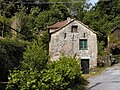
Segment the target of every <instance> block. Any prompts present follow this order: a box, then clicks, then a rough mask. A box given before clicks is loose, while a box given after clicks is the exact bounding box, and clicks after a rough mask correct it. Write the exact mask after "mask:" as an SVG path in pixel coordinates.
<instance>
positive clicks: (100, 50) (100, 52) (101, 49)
mask: <svg viewBox="0 0 120 90" xmlns="http://www.w3.org/2000/svg"><path fill="white" fill-rule="evenodd" d="M104 44H105V43H104V42H103V41H101V42H99V43H98V55H100V56H103V55H104Z"/></svg>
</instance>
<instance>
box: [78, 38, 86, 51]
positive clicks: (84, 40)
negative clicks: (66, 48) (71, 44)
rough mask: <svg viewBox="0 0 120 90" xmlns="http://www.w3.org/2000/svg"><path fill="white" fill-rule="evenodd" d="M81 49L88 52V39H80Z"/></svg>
mask: <svg viewBox="0 0 120 90" xmlns="http://www.w3.org/2000/svg"><path fill="white" fill-rule="evenodd" d="M79 49H80V50H87V49H88V43H87V39H80V40H79Z"/></svg>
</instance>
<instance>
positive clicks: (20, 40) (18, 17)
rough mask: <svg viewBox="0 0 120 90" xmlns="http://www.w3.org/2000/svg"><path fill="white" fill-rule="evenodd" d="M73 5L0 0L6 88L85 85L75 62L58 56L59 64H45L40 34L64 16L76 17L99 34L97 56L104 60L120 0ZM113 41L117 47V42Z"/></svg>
mask: <svg viewBox="0 0 120 90" xmlns="http://www.w3.org/2000/svg"><path fill="white" fill-rule="evenodd" d="M38 1H39V2H38ZM77 1H78V2H75V0H0V36H1V38H2V39H1V38H0V72H1V73H0V81H2V82H4V81H8V80H7V76H8V75H9V72H8V71H9V70H11V73H10V76H9V84H8V85H7V88H8V89H10V88H12V89H15V90H16V88H18V89H33V88H34V89H51V90H52V89H65V90H66V89H68V88H71V89H72V90H73V88H78V87H79V86H80V88H82V86H81V85H83V87H84V85H86V81H85V82H84V79H83V78H81V73H80V71H78V70H79V69H80V68H78V67H79V66H78V64H77V61H74V60H73V58H71V57H62V58H61V60H60V61H59V60H58V61H56V62H53V63H51V62H49V59H48V58H49V56H48V41H49V36H48V34H47V33H44V32H46V31H47V26H48V25H51V24H53V23H55V22H57V21H61V20H65V19H66V18H67V17H71V18H76V19H78V20H80V21H82V22H83V23H85V24H86V25H88V26H89V27H90V28H92V29H93V30H94V31H96V32H97V35H98V51H99V52H98V54H99V56H100V57H101V56H104V55H106V53H105V51H104V48H105V47H106V46H107V41H106V39H107V36H108V35H110V33H111V30H112V29H113V28H114V27H116V26H118V25H120V14H119V12H120V0H108V1H101V0H100V1H99V2H98V3H97V4H96V5H95V6H94V7H92V8H91V9H90V8H89V7H91V4H89V3H86V2H87V0H77ZM47 2H50V3H47ZM56 2H66V3H56ZM67 2H68V3H67ZM39 3H43V4H39ZM103 8H104V9H103ZM3 38H6V39H3ZM8 38H12V39H8ZM111 41H112V42H115V43H116V40H115V39H112V40H111ZM29 43H31V44H30V45H29V46H28V47H27V49H25V47H26V45H27V44H29ZM23 52H24V55H23ZM62 63H66V64H67V65H68V66H66V65H64V64H62ZM72 63H74V64H75V65H76V66H74V65H73V64H72ZM58 66H60V67H58ZM63 67H64V68H63ZM72 67H74V68H72ZM75 68H77V70H74V69H75ZM72 69H73V70H74V71H72ZM65 73H67V74H65ZM53 76H55V77H53ZM3 77H4V78H3ZM48 77H50V78H48ZM76 80H78V81H76ZM81 80H82V81H83V83H82V81H81ZM71 85H72V86H75V87H73V88H72V87H70V86H71ZM81 90H82V89H81Z"/></svg>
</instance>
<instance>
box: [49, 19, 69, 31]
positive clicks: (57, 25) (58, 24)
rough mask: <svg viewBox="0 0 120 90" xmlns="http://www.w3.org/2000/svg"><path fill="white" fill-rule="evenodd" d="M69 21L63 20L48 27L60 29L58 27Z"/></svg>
mask: <svg viewBox="0 0 120 90" xmlns="http://www.w3.org/2000/svg"><path fill="white" fill-rule="evenodd" d="M67 23H68V21H67V20H65V21H61V22H57V23H55V24H53V25H51V26H48V28H49V29H58V28H61V27H63V26H64V25H66V24H67Z"/></svg>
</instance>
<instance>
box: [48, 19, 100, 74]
mask: <svg viewBox="0 0 120 90" xmlns="http://www.w3.org/2000/svg"><path fill="white" fill-rule="evenodd" d="M48 32H49V37H50V40H49V55H50V57H51V60H52V61H54V60H57V59H58V58H59V57H60V56H61V55H66V56H73V55H76V58H80V59H81V60H80V62H81V67H82V69H83V72H84V73H88V72H89V69H90V68H94V67H96V66H97V51H98V50H97V35H96V33H95V32H94V31H93V30H92V29H90V28H89V27H88V26H86V25H85V24H83V23H82V22H80V21H78V20H76V19H71V18H67V20H65V21H61V22H57V23H55V24H53V25H51V26H48Z"/></svg>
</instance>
